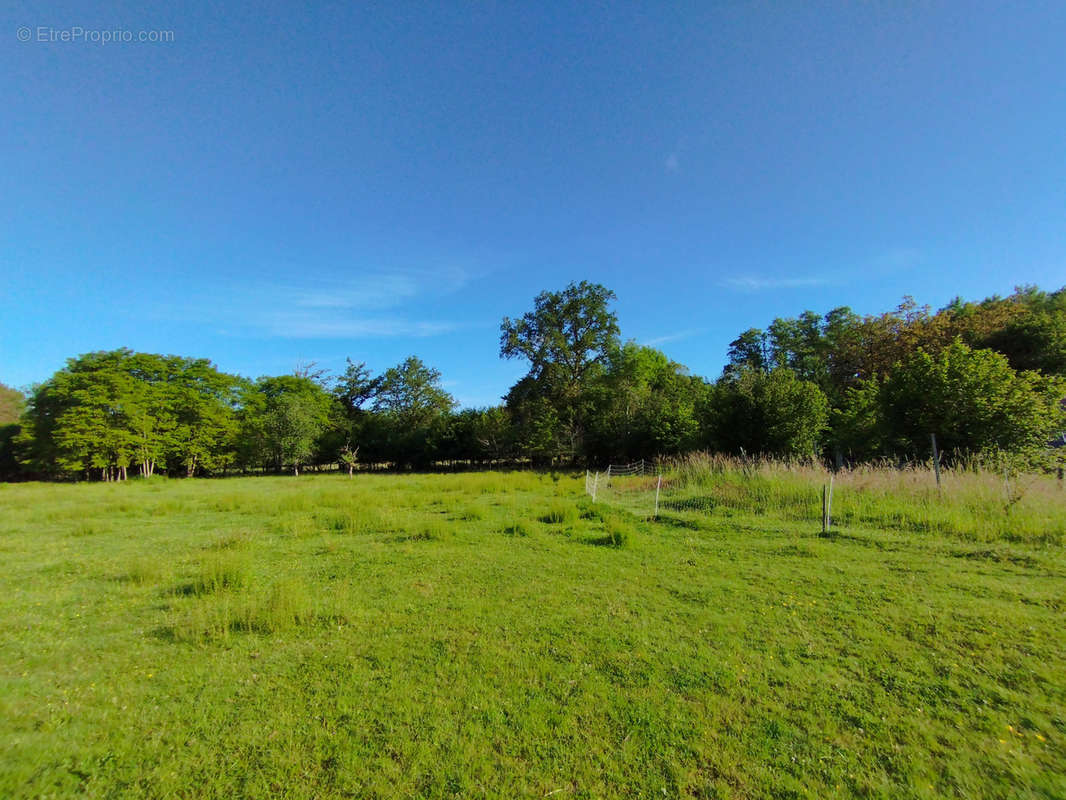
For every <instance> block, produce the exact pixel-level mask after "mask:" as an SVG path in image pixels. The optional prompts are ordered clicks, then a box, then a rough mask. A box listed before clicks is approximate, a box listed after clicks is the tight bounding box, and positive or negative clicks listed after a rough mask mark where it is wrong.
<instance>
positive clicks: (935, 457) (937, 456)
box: [929, 433, 940, 491]
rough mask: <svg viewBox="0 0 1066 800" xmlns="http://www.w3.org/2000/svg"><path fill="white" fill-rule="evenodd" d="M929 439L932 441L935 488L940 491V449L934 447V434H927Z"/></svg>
mask: <svg viewBox="0 0 1066 800" xmlns="http://www.w3.org/2000/svg"><path fill="white" fill-rule="evenodd" d="M929 438H930V440H932V442H933V469H934V470H935V471H936V488H937V491H940V451H939V450H937V449H936V434H935V433H931V434H929Z"/></svg>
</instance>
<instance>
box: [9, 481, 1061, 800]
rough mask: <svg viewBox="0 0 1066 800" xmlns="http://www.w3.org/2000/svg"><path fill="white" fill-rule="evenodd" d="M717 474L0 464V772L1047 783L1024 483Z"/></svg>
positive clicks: (98, 776) (1053, 567)
mask: <svg viewBox="0 0 1066 800" xmlns="http://www.w3.org/2000/svg"><path fill="white" fill-rule="evenodd" d="M730 470H731V468H729V469H727V468H722V469H719V470H717V471H715V470H714V469H711V468H705V469H703V470H702V471H700V470H694V471H692V472H691V473H690V474H687V475H686V474H682V472H683V471H682V470H680V469H679V471H678V474H677V475H676V476H674V477H673V478H671V480H672V481H673V483H670V484H668V488H669V489H670V490H671V492H673V494H672V497H673V499H674V500H675V501H677V502H676V503H675V505H673V506H670V505H669V504H668V503H666V502H664V503H663V507H662V508H661V509H660V514H659V516H658V518H656V519H654V520H652V519H648V518H647V517H646V515H644V514H642V513H638V514H634V513H631V512H630V511H627V510H626V509H625V508H624V507H621V505H618V504H612V503H611V502H609V501H610V499H611V496H610V495H609V494H608V495H604V496H601V498H598V499H599V502H596V503H593V502H592V501H591V499H590V498H588V497H586V496H585V494H584V489H583V479H584V476H583V475H571V474H548V473H543V474H541V473H532V472H512V473H471V474H465V475H356V476H355V477H354V478H353V479H349V478H347V477H346V476H339V475H318V476H315V475H310V476H302V477H299V478H293V477H256V478H237V479H224V480H182V481H176V480H170V481H168V480H166V479H151V480H145V481H131V482H128V483H125V484H80V485H42V484H0V558H2V563H3V565H4V568H3V570H2V571H0V796H2V797H11V798H21V797H70V796H85V797H139V796H143V797H219V798H222V797H226V798H231V797H295V798H312V797H315V798H332V797H368V798H374V797H380V798H388V797H422V798H451V797H491V798H496V797H500V798H514V797H538V798H539V797H554V798H594V797H595V798H599V797H607V798H613V797H619V798H621V797H657V798H661V797H685V798H756V797H781V798H790V797H795V798H799V797H871V798H873V797H877V798H881V797H883V798H912V797H913V798H932V797H968V798H975V797H981V798H997V797H1002V798H1008V797H1010V798H1062V797H1066V626H1064V625H1063V619H1064V618H1063V611H1064V605H1066V603H1064V598H1066V561H1064V559H1063V547H1062V545H1063V540H1062V536H1061V533H1060V532H1061V530H1062V524H1063V520H1064V519H1066V513H1064V511H1066V506H1064V501H1063V499H1062V494H1061V493H1058V494H1056V492H1057V491H1058V490H1057V487H1056V486H1055V485H1054V484H1052V483H1046V484H1045V483H1040V484H1039V485H1037V484H1023V489H1024V496H1023V497H1021V498H1019V499H1017V500H1016V501H1014V502H1013V503H1012V502H1011V494H1010V488H1009V483H1008V484H1007V485H1006V488H1004V487H1003V486H1002V485H1000V484H997V483H995V482H992V481H991V480H989V481H986V482H987V483H988V488H987V491H986V489H983V488H981V485H983V484H981V485H979V480H984V479H977V478H975V481H974V483H973V485H972V486H970V485H969V484H967V486H969V487H970V488H968V489H965V490H963V489H962V488H957V490H955V491H953V492H952V493H951V494H950V495H949V497H950V498H954V499H944V498H943V496H942V495H930V493H929V490H928V486H927V477H928V476H926V478H923V479H922V480H926V483H922V484H921V485H918V484H917V483H915V485H914V486H913V487H912V489H913V491H911V490H908V489H907V484H906V482H907V481H908V480H910V478H907V477H906V476H904V477H901V478H899V480H900V481H902V483H901V484H900V485H898V486H897V485H896V484H893V483H892V481H891V480H889V479H886V478H883V477H880V478H879V477H876V476H873V477H870V476H867V477H865V478H864V477H863V476H862V475H859V474H856V475H855V476H853V477H852V478H848V479H846V480H842V482H841V484H842V485H843V486H844V487H845V488H844V489H841V490H839V494H838V501H837V502H839V503H840V504H841V505H840V508H841V514H840V516H839V518H838V519H837V521H836V525H835V526H834V528H833V530H832V535H830V536H822V535H821V530H820V523H819V520H818V512H817V509H816V507H815V506H812V505H811V504H812V503H815V502H816V499H817V494H816V491H815V490H816V487H817V484H818V482H819V481H820V480H821V477H820V476H819V475H814V474H807V475H805V474H803V473H802V472H795V473H787V474H781V475H774V474H770V473H767V472H765V471H758V470H749V471H747V472H745V471H744V470H739V471H736V470H733V471H730ZM914 480H915V481H918V480H919V479H918V478H915V479H914ZM864 481H865V483H864ZM961 485H962V479H961V477H960V478H959V479H958V480H957V481H956V483H955V486H956V487H961ZM1016 485H1017V484H1016ZM1018 491H1022V490H1018ZM908 492H910V493H908ZM1000 492H1002V497H1000V494H997V493H1000ZM986 495H987V502H986V501H985V500H983V499H982V498H985V497H986ZM616 496H618V497H624V494H623V493H622V492H621V491H618V492H616ZM695 497H700V498H704V501H702V502H701V503H698V504H693V503H689V504H687V505H686V504H685V503H683V502H681V501H680V499H683V498H695ZM622 505H624V504H622ZM696 506H699V507H696ZM1012 515H1013V516H1012ZM1001 517H1002V518H1001Z"/></svg>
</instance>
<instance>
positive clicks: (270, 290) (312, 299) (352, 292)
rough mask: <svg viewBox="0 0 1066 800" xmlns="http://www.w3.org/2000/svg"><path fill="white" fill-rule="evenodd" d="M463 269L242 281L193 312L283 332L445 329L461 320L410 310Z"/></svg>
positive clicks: (362, 334) (255, 332)
mask: <svg viewBox="0 0 1066 800" xmlns="http://www.w3.org/2000/svg"><path fill="white" fill-rule="evenodd" d="M467 280H468V276H467V273H466V272H464V271H463V270H461V269H455V268H450V269H439V270H424V269H407V270H403V269H401V270H370V271H364V272H362V273H361V274H358V275H355V276H352V277H346V278H334V279H324V278H308V279H306V280H296V279H294V280H291V281H286V282H285V283H267V284H261V285H252V286H246V285H238V286H233V287H229V288H228V289H225V290H222V291H219V292H216V293H214V294H213V295H210V296H208V297H207V298H205V299H203V300H202V301H201V302H200V303H199V305H198V308H197V309H195V310H192V309H186V311H193V313H194V314H196V315H197V316H200V317H202V318H203V319H204V320H211V321H217V320H225V323H226V333H227V334H228V335H233V336H253V337H254V336H262V337H269V338H284V339H365V338H380V337H394V336H411V337H425V336H438V335H440V334H443V333H447V332H449V331H452V330H455V329H456V328H458V327H461V326H460V325H459V324H457V323H454V322H451V321H448V320H436V319H426V318H424V315H423V314H422V313H420V312H419V313H414V312H407V313H405V307H406V308H411V307H412V306H417V305H421V304H423V303H424V302H425V301H426V300H431V299H433V298H434V297H441V296H444V295H448V294H450V293H452V292H455V291H457V290H458V289H460V288H461V287H462V286H463V285H464V284H465V283H466V282H467Z"/></svg>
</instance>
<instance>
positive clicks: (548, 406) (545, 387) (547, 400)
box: [500, 281, 618, 457]
mask: <svg viewBox="0 0 1066 800" xmlns="http://www.w3.org/2000/svg"><path fill="white" fill-rule="evenodd" d="M615 299H616V297H615V294H614V292H612V291H611V290H610V289H608V288H606V287H604V286H601V285H600V284H596V283H589V282H588V281H581V283H571V284H570V285H568V286H567V287H566V288H565V289H563V290H562V291H560V292H541V293H540V294H539V295H537V297H536V298H535V299H534V301H533V310H532V311H529V312H527V313H525V314H524V315H522V317H521V318H519V319H514V320H513V319H511V318H510V317H505V318H504V320H503V322H502V323H501V324H500V356H501V357H502V358H508V359H509V358H524V359H526V360H527V361H529V373H528V374H527V375H526V377H525V378H523V379H522V380H521V381H519V383H518V384H516V386H514V387H512V389H511V391H510V393H509V394H508V397H507V406H508V408H509V409H511V410H512V411H513V412H514V413H515V416H516V419H517V420H518V421H519V422H520V424H521V425H522V426H523V427H524V428H525V429H526V435H524V437H523V438H524V439H525V441H526V442H527V444H529V443H531V442H537V445H535V446H533V445H530V447H531V450H532V449H538V450H539V448H540V447H543V446H548V447H550V448H552V449H554V450H555V451H556V452H554V453H552V454H551V457H555V456H556V455H569V456H571V457H573V456H574V455H576V454H577V453H578V452H579V451H580V443H581V439H582V437H583V435H584V430H585V426H586V417H587V410H588V403H587V401H586V400H585V399H584V398H583V396H582V395H583V394H584V393H585V390H586V389H587V388H588V386H589V383H590V381H591V379H592V377H593V376H594V375H597V374H600V373H602V371H603V369H604V366H605V364H606V361H607V358H608V354H609V352H610V350H611V348H612V347H617V346H618V318H617V316H616V315H615V314H614V312H613V311H611V310H610V308H609V304H610V303H611V301H613V300H615ZM567 451H568V452H567Z"/></svg>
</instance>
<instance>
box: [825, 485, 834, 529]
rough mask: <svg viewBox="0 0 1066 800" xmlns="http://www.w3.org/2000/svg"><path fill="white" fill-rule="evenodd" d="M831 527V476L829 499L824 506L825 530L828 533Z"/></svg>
mask: <svg viewBox="0 0 1066 800" xmlns="http://www.w3.org/2000/svg"><path fill="white" fill-rule="evenodd" d="M832 527H833V476H832V475H830V476H829V499H828V500H827V501H826V504H825V530H826V532H827V533H828V532H829V529H830V528H832Z"/></svg>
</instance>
